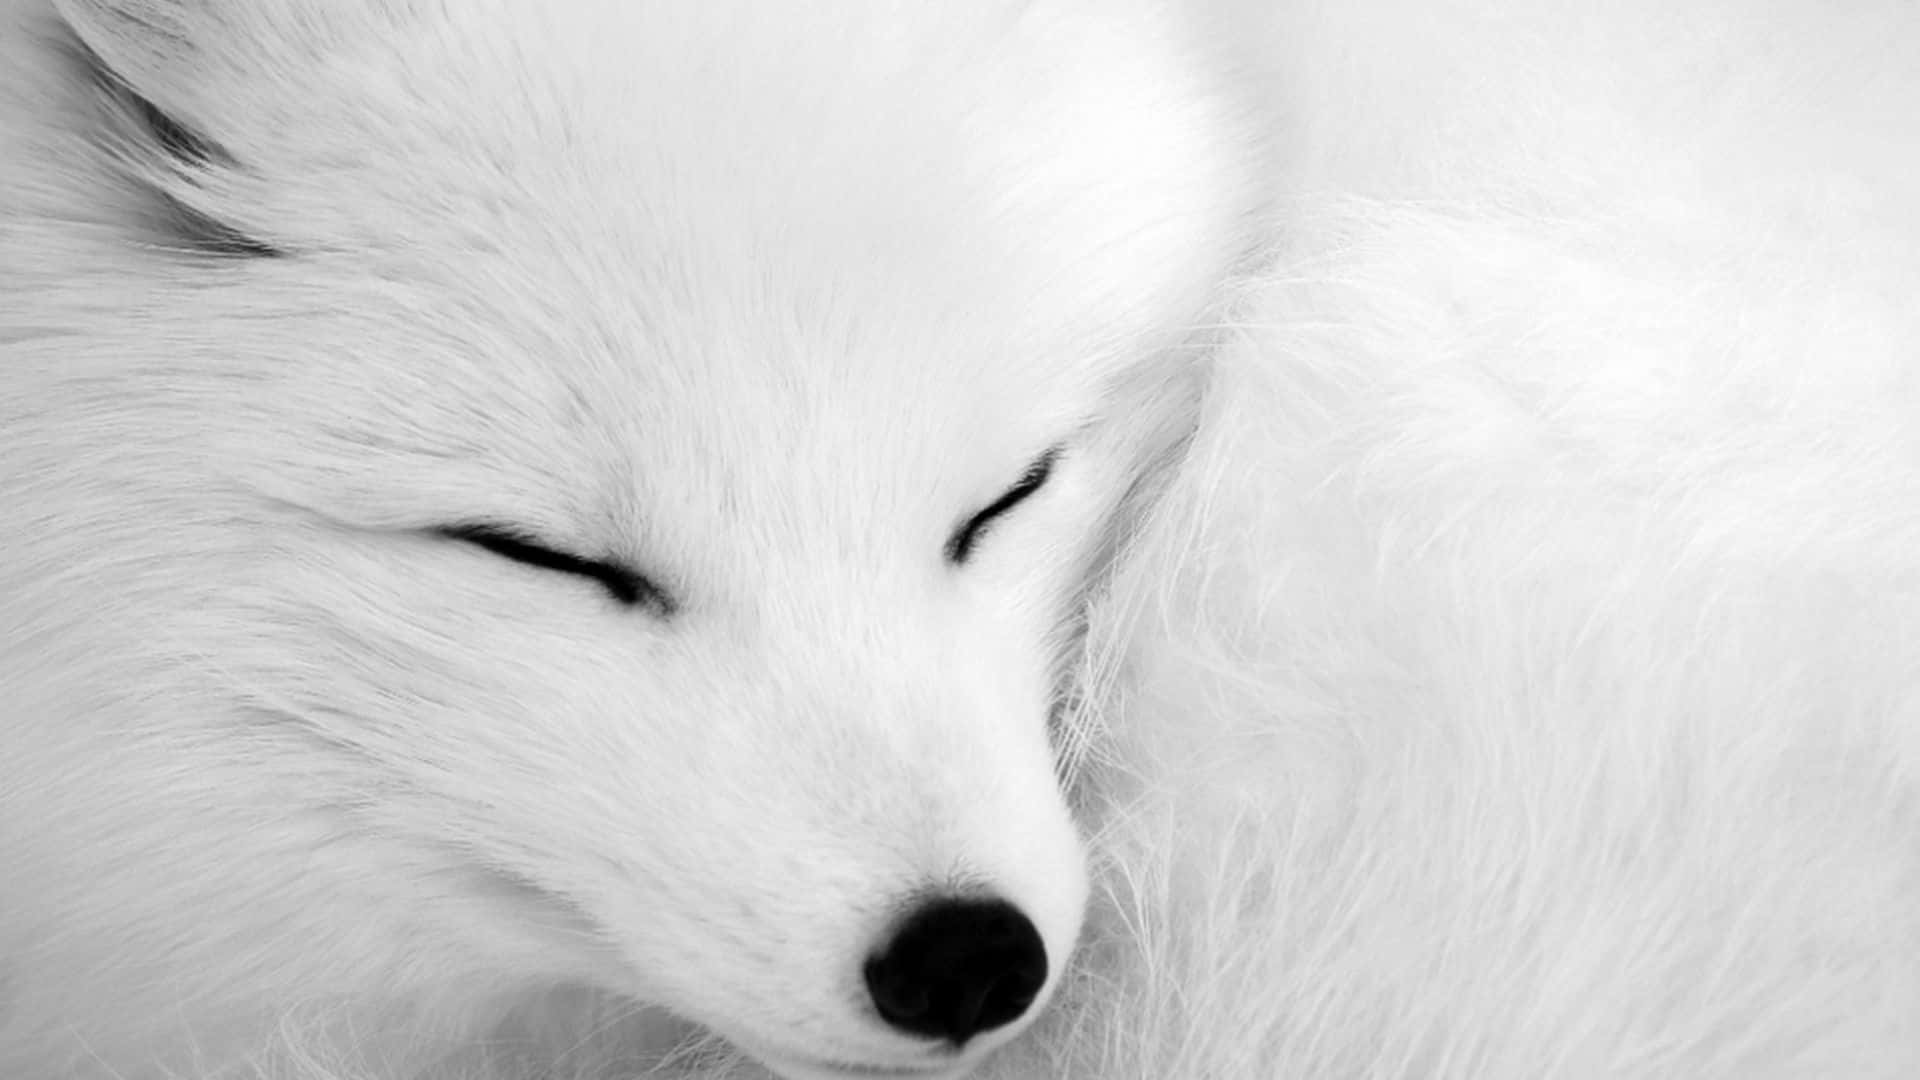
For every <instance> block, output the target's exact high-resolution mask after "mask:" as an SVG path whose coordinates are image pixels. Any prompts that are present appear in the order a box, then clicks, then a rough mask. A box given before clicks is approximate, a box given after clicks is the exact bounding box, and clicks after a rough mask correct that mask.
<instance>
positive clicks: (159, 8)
mask: <svg viewBox="0 0 1920 1080" xmlns="http://www.w3.org/2000/svg"><path fill="white" fill-rule="evenodd" d="M54 6H55V8H56V9H57V10H58V11H59V12H60V15H61V17H62V18H63V19H65V20H66V23H67V25H68V26H69V27H71V28H72V29H73V33H74V35H75V36H76V37H77V38H79V39H80V42H81V43H82V44H84V45H85V46H86V47H87V49H88V50H89V51H90V52H92V53H93V55H94V57H96V58H97V59H98V60H99V62H100V64H101V66H102V67H103V68H105V69H106V70H107V71H108V72H110V73H111V74H112V75H113V76H114V77H115V78H117V79H119V80H120V81H121V82H123V83H124V84H125V85H126V87H127V88H128V89H130V90H132V91H133V92H134V93H136V94H138V95H140V97H142V98H144V99H146V100H147V101H150V102H152V103H153V104H154V105H156V106H157V107H159V108H161V109H162V110H164V111H167V112H169V113H171V112H173V111H174V109H173V108H172V106H174V105H176V104H179V103H180V102H178V101H177V100H176V99H180V98H184V97H188V96H191V93H192V89H193V86H194V84H195V82H196V76H198V77H200V78H204V77H208V76H211V75H213V68H214V67H215V64H214V63H213V61H214V55H211V54H210V52H209V49H210V48H211V49H215V50H217V49H219V48H220V45H219V44H218V43H219V42H221V41H224V40H229V39H230V38H231V36H232V32H233V30H234V29H235V28H234V27H231V26H229V25H226V23H227V22H228V19H227V18H226V16H227V15H228V14H229V12H230V11H231V9H232V8H233V7H234V6H236V5H233V4H230V3H227V2H223V0H207V2H196V0H54Z"/></svg>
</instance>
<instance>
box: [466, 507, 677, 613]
mask: <svg viewBox="0 0 1920 1080" xmlns="http://www.w3.org/2000/svg"><path fill="white" fill-rule="evenodd" d="M435 531H436V532H437V533H438V534H439V535H441V536H443V537H446V538H447V539H449V540H459V541H462V542H465V543H469V544H472V545H474V546H475V547H478V548H481V549H483V550H485V551H489V552H492V553H493V554H495V555H498V556H500V557H501V558H504V559H511V560H513V561H514V562H517V563H524V564H525V565H527V566H532V567H537V568H539V569H542V570H553V571H557V572H559V573H562V574H573V575H575V576H577V577H583V578H586V579H587V580H589V581H593V582H595V583H597V584H599V586H600V587H601V588H603V589H605V590H606V591H607V594H608V595H610V596H612V597H613V598H614V599H615V600H616V601H618V602H620V603H621V604H624V605H626V606H628V607H637V606H640V605H643V604H644V605H647V606H650V607H653V608H655V609H656V610H658V611H659V612H660V614H662V615H671V614H673V613H674V611H675V609H676V606H677V605H675V604H674V602H673V601H672V599H671V598H670V597H668V596H667V594H666V592H665V591H664V590H662V589H661V588H660V587H659V586H658V585H655V584H654V583H653V582H652V581H650V580H648V578H647V576H646V575H644V574H641V573H639V572H638V571H635V570H632V569H630V568H628V567H625V566H621V565H619V564H618V563H614V562H610V561H607V560H605V559H586V558H582V557H580V556H578V555H570V554H568V553H566V552H564V551H556V550H554V549H553V548H550V547H547V546H546V545H544V544H542V543H540V542H539V541H538V540H534V539H531V538H529V537H528V536H526V535H525V534H523V533H520V532H518V531H516V530H513V529H506V528H501V527H500V526H497V525H451V526H446V527H443V528H440V529H437V530H435Z"/></svg>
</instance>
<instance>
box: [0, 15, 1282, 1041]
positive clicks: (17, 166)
mask: <svg viewBox="0 0 1920 1080" xmlns="http://www.w3.org/2000/svg"><path fill="white" fill-rule="evenodd" d="M4 12H5V14H4V23H0V49H3V50H4V52H0V190H4V191H5V193H6V203H5V205H4V208H0V261H3V262H0V349H3V350H4V352H3V353H0V433H3V434H0V506H4V507H5V508H6V513H5V514H3V515H0V553H3V554H4V557H3V558H0V623H3V624H4V637H0V687H4V693H5V700H4V703H0V747H3V748H4V753H0V823H4V824H3V825H0V865H4V866H5V868H6V871H5V874H4V876H3V877H0V985H4V987H5V988H6V990H5V991H4V992H0V1075H5V1076H8V1077H73V1076H84V1077H93V1076H99V1077H122V1078H136V1077H150V1076H157V1075H161V1074H163V1073H164V1074H166V1075H181V1074H190V1075H196V1076H227V1075H234V1074H238V1073H240V1072H242V1071H244V1070H246V1069H249V1068H255V1067H258V1062H259V1061H260V1060H262V1058H263V1055H266V1054H269V1053H270V1052H271V1050H272V1047H273V1046H274V1045H276V1041H277V1040H280V1039H282V1037H283V1035H284V1034H285V1032H286V1031H287V1030H288V1029H290V1028H297V1029H298V1031H299V1041H300V1042H301V1044H302V1045H303V1046H304V1047H306V1049H307V1050H308V1051H310V1052H312V1053H315V1054H321V1055H327V1059H328V1060H330V1061H333V1062H335V1063H337V1065H338V1067H340V1068H348V1069H356V1068H357V1069H368V1070H373V1071H375V1072H377V1073H378V1074H379V1075H381V1076H410V1075H414V1074H415V1073H417V1072H418V1071H419V1070H421V1069H423V1068H426V1067H428V1066H430V1065H431V1064H432V1063H433V1062H434V1061H435V1060H436V1059H437V1058H438V1057H439V1056H440V1055H442V1054H444V1053H446V1052H447V1051H448V1049H449V1048H453V1047H458V1046H461V1045H464V1044H468V1043H472V1042H474V1041H476V1040H479V1039H481V1038H482V1037H483V1036H484V1035H485V1033H486V1032H487V1031H488V1030H490V1029H491V1028H492V1027H493V1026H494V1025H495V1024H496V1023H498V1022H499V1021H500V1020H501V1018H502V1017H504V1016H507V1015H509V1014H511V1013H512V1012H513V1011H514V1010H515V1009H517V1008H520V1007H522V1006H525V1005H526V1004H527V1003H528V1002H531V1001H536V1000H538V999H540V998H541V996H542V995H546V994H549V993H557V992H561V991H563V990H565V989H566V988H570V987H584V988H588V989H590V990H592V991H594V992H597V993H600V994H605V995H609V996H611V997H612V998H613V999H617V1000H626V1001H631V1002H634V1003H636V1004H645V1005H652V1006H659V1007H661V1008H664V1009H666V1010H669V1011H670V1012H671V1013H672V1014H673V1015H675V1016H678V1017H682V1018H685V1019H687V1020H690V1021H693V1022H695V1023H697V1024H700V1025H703V1026H705V1027H706V1028H708V1029H711V1030H712V1031H713V1032H717V1033H718V1034H720V1035H722V1036H724V1037H725V1038H726V1039H728V1040H730V1041H731V1042H732V1043H733V1044H734V1045H735V1046H737V1047H738V1048H740V1049H741V1050H744V1051H745V1052H746V1053H748V1054H749V1055H751V1056H752V1057H754V1058H757V1059H758V1060H760V1061H762V1062H764V1063H766V1064H767V1065H768V1066H770V1067H772V1068H773V1069H775V1070H776V1071H778V1072H780V1073H781V1074H783V1075H785V1076H789V1077H796V1078H799V1077H852V1076H860V1077H882V1076H901V1077H905V1076H915V1077H920V1076H943V1075H950V1074H952V1073H954V1072H956V1071H961V1070H964V1069H965V1068H967V1067H970V1066H971V1065H973V1064H975V1063H977V1062H978V1061H979V1060H980V1058H981V1056H982V1055H983V1054H985V1053H987V1052H988V1051H990V1050H992V1049H993V1048H994V1047H995V1046H997V1045H999V1044H1001V1043H1003V1042H1005V1041H1006V1040H1007V1039H1008V1038H1010V1037H1011V1036H1012V1035H1013V1034H1015V1033H1016V1032H1018V1031H1019V1030H1020V1029H1021V1028H1022V1027H1023V1026H1024V1025H1025V1024H1026V1023H1028V1022H1029V1021H1030V1020H1031V1018H1032V1017H1033V1016H1034V1015H1035V1014H1036V1013H1037V1012H1039V1011H1040V1010H1041V1009H1042V1007H1043V1006H1044V1004H1045V1003H1046V1001H1047V1000H1048V998H1049V997H1050V996H1051V995H1052V993H1053V990H1054V988H1055V987H1056V986H1057V985H1058V984H1059V982H1060V980H1061V973H1062V972H1063V971H1064V970H1065V969H1066V967H1067V964H1068V962H1069V958H1070V956H1071V954H1072V951H1073V949H1074V947H1075V942H1076V938H1077V936H1078V934H1079V932H1080V927H1081V920H1082V911H1083V907H1084V905H1085V902H1086V897H1087V876H1086V875H1087V871H1086V867H1085V856H1084V853H1083V851H1082V845H1081V840H1080V838H1079V835H1078V833H1077V831H1076V828H1075V826H1074V824H1073V822H1072V820H1071V818H1070V816H1069V813H1068V810H1067V807H1066V804H1065V802H1064V799H1063V795H1062V792H1061V789H1060V786H1059V783H1058V780H1057V777H1056V766H1055V755H1054V747H1053V746H1052V745H1051V743H1050V738H1049V719H1050V716H1051V715H1052V714H1053V713H1054V712H1055V711H1056V710H1057V709H1058V708H1059V707H1060V704H1061V702H1060V700H1059V691H1060V685H1061V683H1060V679H1061V674H1062V670H1063V660H1064V659H1065V658H1066V656H1067V655H1068V650H1070V648H1071V646H1072V644H1073V642H1074V640H1075V627H1076V625H1077V616H1076V612H1077V611H1078V605H1079V601H1080V598H1081V596H1082V594H1083V592H1084V590H1085V588H1086V586H1087V584H1088V583H1089V582H1090V581H1093V580H1096V578H1097V574H1098V571H1099V568H1100V566H1101V565H1102V564H1103V560H1104V559H1105V556H1106V554H1107V552H1108V551H1109V550H1110V549H1111V547H1112V540H1113V538H1114V537H1115V536H1116V535H1117V530H1118V528H1119V522H1120V521H1121V520H1122V515H1123V511H1124V508H1125V504H1126V502H1127V500H1128V497H1129V492H1130V491H1132V490H1134V489H1135V487H1136V482H1137V481H1138V480H1139V479H1140V478H1141V477H1142V476H1144V475H1146V474H1147V473H1148V472H1149V471H1150V468H1149V467H1150V465H1151V463H1152V461H1153V460H1155V459H1156V458H1157V457H1159V456H1160V455H1161V454H1162V453H1163V452H1164V451H1165V450H1166V448H1167V447H1169V446H1171V445H1174V444H1175V443H1176V442H1177V440H1178V439H1179V438H1180V437H1181V432H1182V430H1183V425H1185V424H1190V423H1191V420H1192V407H1193V385H1192V380H1191V379H1188V378H1185V377H1183V376H1182V375H1181V374H1180V369H1179V367H1178V365H1170V364H1169V363H1162V362H1156V360H1155V358H1156V357H1167V358H1172V357H1175V356H1177V351H1178V346H1179V345H1180V344H1181V342H1182V339H1183V337H1184V336H1185V334H1186V332H1187V331H1186V328H1187V327H1189V326H1191V325H1193V324H1194V323H1195V321H1196V320H1197V319H1198V318H1199V317H1200V314H1201V312H1202V311H1203V310H1204V309H1205V308H1206V307H1207V305H1208V304H1209V303H1210V302H1211V301H1212V298H1213V296H1214V294H1215V292H1216V289H1217V286H1218V284H1219V282H1220V281H1221V280H1222V278H1223V276H1224V275H1225V274H1226V273H1227V272H1228V270H1229V268H1230V266H1231V265H1232V263H1233V261H1234V260H1235V259H1237V258H1238V257H1240V255H1241V254H1242V253H1243V250H1244V248H1245V245H1246V242H1247V237H1248V236H1249V235H1250V231H1249V214H1250V212H1251V211H1252V203H1253V199H1252V193H1253V191H1254V188H1253V186H1252V184H1251V172H1250V169H1249V164H1248V161H1249V156H1250V155H1249V147H1250V146H1251V145H1252V140H1251V139H1250V137H1249V136H1248V134H1247V132H1246V131H1245V130H1243V118H1242V116H1241V113H1240V111H1239V109H1238V108H1237V106H1236V105H1235V104H1234V102H1233V100H1232V98H1231V96H1230V95H1229V94H1228V93H1227V91H1226V89H1225V87H1224V85H1223V84H1222V83H1221V82H1220V80H1219V79H1218V78H1217V75H1216V72H1217V71H1218V70H1219V67H1220V65H1219V64H1217V63H1214V62H1212V61H1210V60H1208V59H1207V58H1206V55H1205V53H1206V49H1205V48H1204V45H1203V35H1202V34H1201V33H1200V31H1199V29H1198V28H1197V27H1192V26H1187V25H1183V23H1182V22H1181V21H1180V19H1179V18H1178V17H1177V16H1176V13H1174V12H1172V11H1170V10H1168V9H1166V8H1165V7H1164V6H1163V5H1161V4H1158V3H1153V2H1149V0H1140V2H1128V3H1121V4H1110V3H1099V4H1095V3H1092V2H1090V0H1065V2H1047V3H1040V4H1030V3H1014V2H1001V0H992V2H981V0H964V2H951V3H938V4H933V5H926V6H922V7H919V8H916V9H915V10H914V11H913V12H912V13H911V15H908V14H907V13H906V12H905V11H904V10H903V9H901V8H899V7H898V6H897V5H893V4H888V3H878V2H870V0H851V2H844V3H842V2H836V3H834V4H831V5H815V4H807V5H798V4H794V5H766V4H761V5H753V4H744V3H729V2H710V0H697V2H696V0H689V2H680V3H669V4H632V3H625V2H618V0H598V2H594V0H586V2H569V3H548V2H544V0H501V2H490V3H481V4H467V5H438V4H428V3H416V2H407V0H346V2H342V0H272V2H268V3H259V2H256V0H198V2H194V0H72V2H66V3H57V4H47V3H41V2H34V0H8V2H7V3H6V5H5V7H4Z"/></svg>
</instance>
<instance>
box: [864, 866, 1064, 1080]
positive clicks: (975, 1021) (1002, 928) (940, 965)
mask: <svg viewBox="0 0 1920 1080" xmlns="http://www.w3.org/2000/svg"><path fill="white" fill-rule="evenodd" d="M866 976H867V992H868V993H869V994H871V995H872V996H873V1006H874V1008H875V1009H878V1010H879V1012H880V1015H881V1017H883V1018H884V1019H885V1020H886V1021H887V1023H889V1024H892V1025H893V1026H894V1027H896V1028H898V1029H900V1030H901V1031H905V1032H910V1033H912V1034H914V1035H934V1036H939V1037H940V1038H943V1039H947V1040H949V1041H951V1042H952V1043H953V1044H954V1045H955V1046H959V1045H961V1044H963V1043H965V1042H966V1041H967V1040H968V1039H970V1038H972V1037H973V1036H975V1035H978V1034H979V1033H980V1032H983V1031H991V1030H992V1029H994V1028H997V1027H999V1026H1001V1025H1002V1024H1005V1023H1008V1022H1010V1021H1012V1020H1014V1019H1015V1018H1017V1017H1018V1016H1019V1015H1020V1014H1021V1013H1024V1012H1026V1011H1027V1007H1028V1006H1029V1005H1032V1004H1033V999H1034V997H1035V996H1036V995H1038V994H1039V993H1040V988H1041V987H1042V986H1045V985H1046V982H1047V947H1046V945H1045V944H1044V943H1042V942H1041V940H1040V932H1039V931H1038V930H1035V929H1034V928H1033V921H1032V920H1031V919H1028V918H1027V917H1026V916H1025V915H1022V914H1021V913H1020V909H1019V908H1016V907H1014V906H1013V905H1012V904H1009V903H1006V902H1005V901H1001V900H936V901H933V902H931V903H928V904H925V905H923V906H921V907H920V908H919V909H918V910H916V911H914V912H913V914H911V915H909V916H908V917H907V919H906V921H904V922H902V923H901V924H900V926H899V927H898V928H897V929H895V931H894V933H893V936H892V938H891V939H889V940H888V941H887V942H886V943H885V944H884V945H882V946H881V948H880V951H879V952H878V953H876V954H874V956H873V958H872V959H870V960H868V961H867V968H866Z"/></svg>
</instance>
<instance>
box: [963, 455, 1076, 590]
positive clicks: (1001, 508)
mask: <svg viewBox="0 0 1920 1080" xmlns="http://www.w3.org/2000/svg"><path fill="white" fill-rule="evenodd" d="M1059 458H1060V448H1059V447H1057V446H1056V447H1054V448H1053V449H1051V450H1048V451H1047V452H1046V453H1044V454H1041V455H1040V458H1039V460H1037V461H1035V462H1034V463H1033V464H1032V465H1029V466H1028V467H1027V471H1026V472H1025V473H1023V474H1022V475H1021V477H1020V479H1019V481H1018V482H1016V483H1015V484H1014V485H1013V486H1012V487H1011V488H1008V489H1007V492H1006V494H1004V495H1002V496H1000V497H999V498H998V499H995V500H994V501H993V502H991V503H989V504H988V505H987V507H986V509H984V510H982V511H980V512H979V513H977V514H975V515H973V516H972V517H971V518H968V519H967V521H966V523H965V524H963V525H961V526H960V528H959V529H957V530H955V531H954V534H953V537H952V539H950V540H948V541H947V561H948V562H950V563H952V564H953V565H955V566H961V565H964V564H965V563H966V561H967V558H968V557H969V556H971V555H972V554H973V549H974V548H975V547H976V546H978V545H979V543H980V537H981V536H982V535H984V534H985V533H986V531H987V529H988V527H989V526H991V525H992V524H993V523H994V521H995V520H997V519H998V518H1000V517H1002V516H1004V515H1005V514H1006V513H1007V512H1008V511H1011V510H1012V509H1013V508H1014V507H1016V506H1019V505H1020V504H1021V503H1023V502H1025V501H1026V500H1027V497H1028V496H1030V495H1032V494H1033V493H1034V492H1036V491H1039V490H1040V487H1041V485H1043V484H1045V483H1046V482H1047V478H1048V477H1049V476H1052V475H1053V466H1054V463H1055V462H1056V461H1058V460H1059Z"/></svg>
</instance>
